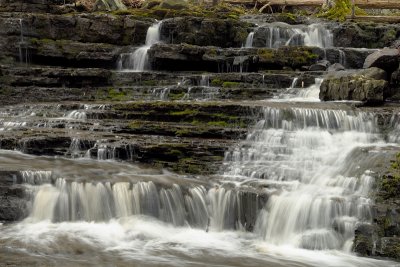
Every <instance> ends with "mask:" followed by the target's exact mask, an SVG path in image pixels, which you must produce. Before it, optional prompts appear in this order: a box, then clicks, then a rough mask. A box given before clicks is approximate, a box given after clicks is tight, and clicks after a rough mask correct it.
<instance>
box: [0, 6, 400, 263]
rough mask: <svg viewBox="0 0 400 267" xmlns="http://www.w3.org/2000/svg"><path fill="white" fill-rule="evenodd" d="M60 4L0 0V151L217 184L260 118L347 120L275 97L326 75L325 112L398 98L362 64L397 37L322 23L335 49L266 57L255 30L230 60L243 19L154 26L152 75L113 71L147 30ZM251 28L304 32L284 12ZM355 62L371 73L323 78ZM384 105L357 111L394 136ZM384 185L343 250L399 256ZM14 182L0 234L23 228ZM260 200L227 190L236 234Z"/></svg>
mask: <svg viewBox="0 0 400 267" xmlns="http://www.w3.org/2000/svg"><path fill="white" fill-rule="evenodd" d="M63 2H64V1H56V0H54V1H50V0H48V1H42V0H39V1H36V0H28V1H10V0H0V51H1V53H0V104H1V107H0V117H1V123H2V129H1V131H0V133H1V138H0V147H1V148H2V149H8V150H19V151H21V152H24V153H26V154H32V155H40V156H50V157H55V158H64V157H66V158H83V157H87V158H92V159H98V160H99V161H100V160H107V159H113V160H115V161H124V162H127V163H140V164H145V165H146V166H152V167H156V168H165V169H168V170H170V171H174V172H177V173H180V174H186V175H188V176H189V177H191V178H195V177H198V176H201V175H210V174H218V173H219V172H221V163H222V162H223V160H224V157H225V153H226V152H227V151H228V150H229V149H232V147H235V145H236V144H237V142H238V140H243V139H245V138H246V135H247V132H248V127H249V126H250V125H253V124H254V123H255V121H256V120H257V119H259V117H258V116H260V115H259V114H260V110H262V109H263V108H265V107H279V108H280V107H290V108H292V107H299V108H310V109H314V108H315V109H332V110H335V109H349V110H350V109H355V107H354V106H349V105H343V106H339V105H338V104H332V105H331V104H330V103H322V104H314V103H311V104H307V103H301V104H298V103H295V102H293V103H290V104H287V106H285V104H282V103H279V102H277V103H273V102H267V101H264V100H266V99H270V98H274V97H276V96H278V95H281V94H284V93H287V91H288V89H290V90H292V91H295V92H296V91H300V90H302V89H304V87H309V86H310V85H313V84H314V83H315V78H320V77H322V76H323V75H324V74H326V71H328V72H331V74H329V75H328V76H327V77H326V78H325V81H324V82H323V83H322V86H321V99H322V100H324V101H331V100H358V101H363V102H366V103H367V104H371V105H377V104H385V103H384V102H385V100H386V99H389V98H390V99H392V100H396V97H395V96H396V94H397V93H398V90H399V88H400V87H399V84H400V83H399V81H400V78H399V77H400V76H399V70H398V68H397V66H395V64H392V61H393V60H392V58H390V59H389V60H386V59H383V58H382V57H380V56H379V57H377V58H375V59H374V60H370V59H371V58H374V57H375V55H374V54H373V53H374V52H375V50H371V49H370V48H382V47H383V46H386V45H387V44H391V43H393V41H394V40H396V39H397V36H398V32H399V29H398V26H397V25H377V26H376V27H372V26H369V25H367V24H357V23H343V24H336V23H328V25H327V27H328V28H329V29H331V30H332V32H333V35H334V39H333V40H334V46H335V47H329V46H328V47H305V46H283V47H280V48H277V49H272V48H266V47H264V42H265V36H266V35H267V34H268V30H269V29H267V28H264V29H263V30H261V31H260V32H259V33H258V37H257V36H256V39H255V42H254V46H256V47H257V48H253V47H247V48H243V47H242V46H243V44H244V43H245V41H246V38H247V36H248V34H249V33H250V32H251V31H253V30H254V29H255V28H256V27H257V26H256V25H255V21H253V20H252V19H250V18H249V19H243V20H238V19H235V18H224V19H220V18H206V17H194V16H186V17H177V18H172V19H167V20H165V21H164V22H163V24H162V27H161V32H160V35H161V37H160V39H161V41H162V43H159V44H155V45H153V46H152V47H151V48H150V49H149V50H148V57H149V61H150V63H151V66H152V68H153V71H152V72H133V71H132V70H129V69H128V70H126V69H123V70H121V69H120V70H119V71H116V69H117V62H118V61H119V60H120V59H121V58H122V57H123V55H125V56H127V57H130V56H131V54H132V52H133V51H135V49H136V48H137V47H139V46H142V45H143V44H144V43H145V39H146V33H147V29H148V28H149V26H150V25H152V24H153V23H154V22H155V20H154V19H153V18H151V17H147V16H137V15H133V14H131V13H129V12H125V13H124V12H121V13H119V15H118V13H114V14H103V13H79V12H78V13H74V12H76V11H79V7H75V6H74V5H71V4H72V2H71V1H67V4H68V5H63ZM168 2H169V1H163V5H164V7H165V8H174V10H175V8H176V10H179V9H180V8H181V7H179V5H178V7H176V6H174V7H171V6H168ZM158 4H159V3H157V5H158ZM258 19H261V22H262V23H267V22H268V23H271V22H273V21H281V22H286V23H290V24H300V23H301V24H304V25H308V24H311V23H313V22H314V21H309V20H307V19H306V18H304V17H303V18H302V17H295V18H292V17H290V16H288V15H285V14H276V15H265V16H264V15H262V17H261V18H258ZM360 47H363V49H358V48H360ZM392 52H393V51H392ZM377 53H380V52H377ZM371 54H372V55H371ZM366 58H367V61H368V62H370V63H368V64H367V65H366V67H372V68H370V69H368V70H363V71H351V72H343V73H344V74H340V75H339V74H337V73H336V71H340V70H343V69H352V68H357V69H358V68H362V67H363V65H364V62H365V60H366ZM397 64H398V62H397ZM389 65H390V66H389ZM392 65H393V66H392ZM375 66H377V67H381V68H382V69H384V70H386V71H387V73H385V72H384V71H383V70H379V69H376V68H374V67H375ZM391 72H393V73H392V74H391ZM295 81H296V82H295ZM292 85H293V86H292ZM290 87H293V88H290ZM259 100H260V101H259ZM393 105H394V106H390V105H387V104H386V105H383V106H381V107H364V108H365V110H367V111H369V112H375V113H376V114H377V120H378V124H379V126H380V127H381V129H382V132H383V133H384V134H385V133H386V131H388V129H390V128H391V127H393V125H392V124H391V116H392V115H393V113H395V112H397V108H398V106H396V105H395V104H393ZM289 115H290V114H289ZM267 119H269V118H267ZM210 179H212V178H210ZM192 180H193V181H196V179H192ZM397 180H398V177H397V176H396V175H395V174H388V175H386V176H385V177H384V178H383V180H382V181H383V182H382V184H380V186H378V189H377V192H378V193H377V198H376V205H375V209H374V213H373V224H364V225H359V227H358V228H357V230H356V238H355V241H354V248H355V251H356V252H358V253H360V254H362V255H368V256H383V257H390V258H397V259H398V258H399V255H400V251H399V249H398V247H399V238H398V236H399V235H400V231H399V229H400V227H399V223H400V222H399V220H398V217H399V216H398V213H399V212H400V211H399V208H398V206H399V201H398V199H397V195H398V194H399V192H400V191H399V188H400V187H399V185H398V181H397ZM20 183H21V181H20V177H18V173H16V172H12V171H8V170H2V171H1V172H0V222H3V221H4V222H12V221H15V220H19V219H21V218H23V217H24V216H26V214H25V210H26V205H28V204H27V202H28V200H27V198H26V195H25V194H24V192H26V190H25V188H22V187H21V186H20V185H19V184H20ZM232 187H233V186H232ZM267 187H268V185H265V188H267ZM265 188H263V186H260V187H256V186H255V187H254V188H253V187H251V186H249V187H242V188H240V189H239V191H238V192H237V193H238V198H239V199H240V201H239V202H240V205H237V206H235V208H234V211H233V212H234V214H235V216H236V217H235V218H234V219H235V221H240V224H241V227H243V228H244V229H246V230H247V231H253V230H254V227H255V224H256V216H257V214H258V213H259V211H260V209H261V208H262V207H263V206H265V203H266V201H267V199H268V197H269V196H268V194H265V192H266V191H265V190H262V189H265ZM229 227H231V229H236V228H238V227H239V226H237V225H234V223H231V225H230V226H229ZM338 227H339V226H338ZM374 242H376V247H374V246H373V244H374Z"/></svg>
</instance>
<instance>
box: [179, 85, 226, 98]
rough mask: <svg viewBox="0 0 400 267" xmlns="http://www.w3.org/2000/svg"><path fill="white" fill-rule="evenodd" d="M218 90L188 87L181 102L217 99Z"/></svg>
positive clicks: (205, 87)
mask: <svg viewBox="0 0 400 267" xmlns="http://www.w3.org/2000/svg"><path fill="white" fill-rule="evenodd" d="M219 95H220V89H219V88H218V87H210V86H200V87H194V86H191V87H188V90H187V93H185V95H184V96H183V97H182V100H212V99H216V98H218V96H219Z"/></svg>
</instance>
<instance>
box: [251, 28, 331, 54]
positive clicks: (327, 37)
mask: <svg viewBox="0 0 400 267" xmlns="http://www.w3.org/2000/svg"><path fill="white" fill-rule="evenodd" d="M247 40H249V46H247V41H246V47H252V46H253V45H254V41H255V40H257V44H258V45H257V46H260V44H262V42H260V40H264V43H263V44H262V45H261V46H264V47H267V48H279V47H281V46H285V45H286V46H298V45H304V46H316V47H321V48H326V47H332V46H333V35H332V33H331V32H330V31H329V30H328V29H327V28H326V27H325V25H323V24H311V25H289V24H286V23H282V22H274V23H270V24H266V25H263V26H260V27H258V28H257V29H256V30H255V32H254V34H253V35H252V36H251V45H250V35H249V36H248V39H247Z"/></svg>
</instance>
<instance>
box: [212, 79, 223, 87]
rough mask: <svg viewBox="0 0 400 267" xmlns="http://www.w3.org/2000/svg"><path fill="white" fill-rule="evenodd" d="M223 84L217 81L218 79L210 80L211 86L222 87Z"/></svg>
mask: <svg viewBox="0 0 400 267" xmlns="http://www.w3.org/2000/svg"><path fill="white" fill-rule="evenodd" d="M223 83H224V82H223V81H221V80H220V79H218V78H215V79H212V80H211V85H212V86H222V84H223Z"/></svg>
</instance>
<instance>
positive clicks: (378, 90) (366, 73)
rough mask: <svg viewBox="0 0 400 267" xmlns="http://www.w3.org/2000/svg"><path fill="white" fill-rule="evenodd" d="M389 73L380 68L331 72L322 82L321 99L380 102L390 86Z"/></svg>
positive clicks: (368, 102)
mask: <svg viewBox="0 0 400 267" xmlns="http://www.w3.org/2000/svg"><path fill="white" fill-rule="evenodd" d="M386 78H387V74H386V72H385V71H383V70H381V69H378V68H370V69H367V70H362V71H358V72H350V73H349V72H346V71H340V72H337V73H334V74H333V73H330V74H328V76H327V77H326V78H325V80H324V81H323V82H322V84H321V91H320V99H321V100H323V101H332V100H355V101H362V102H366V103H367V104H380V103H383V101H384V94H385V91H386V90H387V88H388V82H387V81H386V80H385V79H386Z"/></svg>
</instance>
